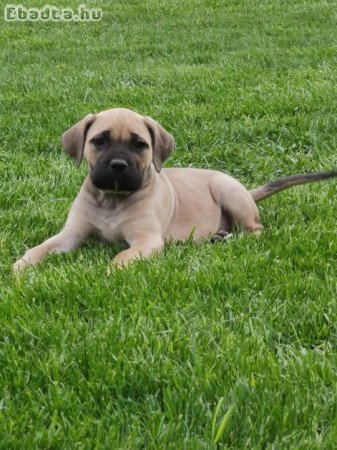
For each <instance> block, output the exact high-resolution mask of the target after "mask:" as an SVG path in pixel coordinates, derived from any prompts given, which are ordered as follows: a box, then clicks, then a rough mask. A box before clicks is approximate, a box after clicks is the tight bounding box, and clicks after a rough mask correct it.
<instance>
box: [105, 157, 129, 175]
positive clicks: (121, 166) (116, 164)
mask: <svg viewBox="0 0 337 450" xmlns="http://www.w3.org/2000/svg"><path fill="white" fill-rule="evenodd" d="M109 167H110V168H111V169H112V170H116V171H119V172H121V171H123V170H125V169H127V167H128V163H127V162H126V161H125V159H118V158H114V159H112V160H111V161H110V163H109Z"/></svg>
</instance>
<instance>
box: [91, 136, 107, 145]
mask: <svg viewBox="0 0 337 450" xmlns="http://www.w3.org/2000/svg"><path fill="white" fill-rule="evenodd" d="M91 142H92V143H93V144H94V145H95V146H96V147H102V145H104V144H105V138H104V137H103V136H100V137H97V138H93V139H91Z"/></svg>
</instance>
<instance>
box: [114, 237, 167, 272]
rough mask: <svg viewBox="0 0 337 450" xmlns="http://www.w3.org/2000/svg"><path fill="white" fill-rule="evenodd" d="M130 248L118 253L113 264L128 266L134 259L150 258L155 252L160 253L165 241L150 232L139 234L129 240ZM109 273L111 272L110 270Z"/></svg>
mask: <svg viewBox="0 0 337 450" xmlns="http://www.w3.org/2000/svg"><path fill="white" fill-rule="evenodd" d="M128 243H129V244H130V248H128V249H127V250H124V251H122V252H121V253H118V255H117V256H116V257H115V258H114V260H113V263H114V264H115V265H117V266H119V267H123V266H126V265H127V264H128V263H129V262H131V261H132V260H134V259H140V258H148V257H149V256H151V255H152V254H153V253H155V252H160V251H161V250H162V248H163V246H164V241H163V239H162V237H161V235H160V234H157V233H150V232H138V233H137V234H136V235H135V236H133V237H132V238H131V239H128ZM108 273H110V270H109V269H108Z"/></svg>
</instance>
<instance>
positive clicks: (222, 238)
mask: <svg viewBox="0 0 337 450" xmlns="http://www.w3.org/2000/svg"><path fill="white" fill-rule="evenodd" d="M232 237H233V234H232V233H228V231H224V230H219V231H218V232H217V233H215V234H214V236H212V237H211V239H210V242H211V244H214V243H215V242H227V241H228V240H229V239H231V238H232Z"/></svg>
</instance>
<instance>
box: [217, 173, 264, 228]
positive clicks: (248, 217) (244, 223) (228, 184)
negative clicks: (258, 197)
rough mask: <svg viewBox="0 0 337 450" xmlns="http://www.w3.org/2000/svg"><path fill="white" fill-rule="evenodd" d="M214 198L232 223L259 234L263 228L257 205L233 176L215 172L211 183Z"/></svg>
mask: <svg viewBox="0 0 337 450" xmlns="http://www.w3.org/2000/svg"><path fill="white" fill-rule="evenodd" d="M211 192H212V195H213V198H214V200H215V201H216V202H217V203H218V204H219V205H220V207H221V209H222V211H223V213H224V214H225V215H226V216H227V217H228V218H229V219H230V221H231V223H232V224H237V225H238V226H239V227H243V229H244V231H246V232H248V233H254V234H256V235H259V234H260V233H261V230H262V228H263V226H262V224H261V222H260V215H259V211H258V209H257V206H256V204H255V202H254V200H253V198H252V196H251V195H250V193H249V191H248V190H247V189H246V188H245V187H244V186H243V185H242V184H241V183H240V182H239V181H237V180H236V179H235V178H232V177H230V176H229V175H225V174H217V176H215V177H214V179H213V180H212V183H211Z"/></svg>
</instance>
